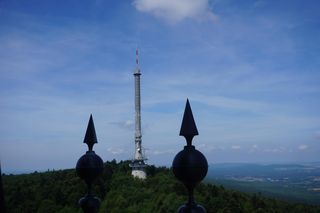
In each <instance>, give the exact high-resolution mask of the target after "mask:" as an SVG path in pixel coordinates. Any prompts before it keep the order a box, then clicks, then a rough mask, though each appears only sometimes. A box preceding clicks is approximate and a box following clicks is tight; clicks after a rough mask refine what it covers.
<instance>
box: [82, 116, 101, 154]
mask: <svg viewBox="0 0 320 213" xmlns="http://www.w3.org/2000/svg"><path fill="white" fill-rule="evenodd" d="M83 143H86V144H88V148H89V151H92V147H93V145H94V144H95V143H98V140H97V136H96V130H95V128H94V123H93V119H92V114H91V115H90V119H89V123H88V127H87V131H86V135H85V136H84V140H83Z"/></svg>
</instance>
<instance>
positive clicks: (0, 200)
mask: <svg viewBox="0 0 320 213" xmlns="http://www.w3.org/2000/svg"><path fill="white" fill-rule="evenodd" d="M0 212H1V213H2V212H3V213H4V212H6V209H5V204H4V192H3V186H2V172H1V164H0Z"/></svg>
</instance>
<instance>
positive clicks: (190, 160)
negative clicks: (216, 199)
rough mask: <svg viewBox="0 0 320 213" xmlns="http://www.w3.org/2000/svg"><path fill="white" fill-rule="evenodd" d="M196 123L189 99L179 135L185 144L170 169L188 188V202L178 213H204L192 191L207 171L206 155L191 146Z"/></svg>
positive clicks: (196, 133)
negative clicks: (183, 138) (182, 137)
mask: <svg viewBox="0 0 320 213" xmlns="http://www.w3.org/2000/svg"><path fill="white" fill-rule="evenodd" d="M198 134H199V133H198V130H197V126H196V123H195V122H194V119H193V115H192V111H191V107H190V103H189V100H188V99H187V104H186V108H185V111H184V115H183V120H182V125H181V129H180V135H182V136H184V137H185V138H186V141H187V146H184V148H183V150H182V151H180V152H179V153H178V154H177V155H176V156H175V157H174V160H173V162H172V171H173V173H174V175H175V177H176V178H177V179H178V180H180V181H181V182H182V183H183V184H184V185H185V186H186V188H187V189H188V196H189V199H188V202H187V203H186V204H185V205H182V206H181V207H180V208H179V210H178V213H190V212H193V213H205V212H206V209H205V208H204V207H203V206H201V205H199V204H197V203H196V202H195V200H194V196H193V191H194V188H195V187H196V185H197V184H198V183H199V182H200V181H202V180H203V178H204V177H205V176H206V174H207V172H208V162H207V159H206V157H205V156H204V155H203V154H202V153H201V152H200V151H198V150H196V148H195V146H192V139H193V137H194V136H195V135H198Z"/></svg>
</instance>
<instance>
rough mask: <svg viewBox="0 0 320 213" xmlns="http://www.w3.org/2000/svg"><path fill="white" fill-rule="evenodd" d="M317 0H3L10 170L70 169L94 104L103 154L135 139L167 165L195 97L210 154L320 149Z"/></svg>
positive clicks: (281, 157) (1, 108)
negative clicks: (137, 114) (138, 117)
mask: <svg viewBox="0 0 320 213" xmlns="http://www.w3.org/2000/svg"><path fill="white" fill-rule="evenodd" d="M319 8H320V2H319V1H317V0H314V1H312V0H308V1H302V0H299V1H298V0H290V1H289V0H287V1H284V0H280V1H267V0H243V1H236V0H212V1H211V0H209V1H208V0H198V1H193V0H170V1H169V0H158V1H153V0H131V1H129V0H128V1H117V0H111V1H104V0H95V1H93V0H91V1H89V0H85V1H77V0H64V1H56V0H45V1H43V0H29V1H22V0H10V1H9V0H2V1H0V44H1V45H0V119H1V122H2V125H1V126H0V136H1V137H0V159H1V164H2V169H3V171H4V172H11V171H27V170H45V169H52V168H55V169H59V168H72V167H75V164H76V162H77V160H78V158H79V157H80V156H81V155H82V154H83V153H84V152H85V151H86V149H87V148H86V146H85V144H82V141H83V137H84V134H85V130H86V126H87V122H88V120H89V116H90V113H92V114H93V118H94V122H95V127H96V132H97V136H98V141H99V143H98V144H96V145H95V147H94V149H95V151H96V153H97V154H99V155H100V156H101V157H102V158H103V159H104V160H105V161H106V160H112V159H114V158H115V159H117V160H126V159H130V158H131V157H132V156H133V149H134V128H133V123H134V122H133V119H134V103H133V101H134V99H133V97H134V96H133V95H134V94H133V93H134V90H133V75H132V74H133V70H134V68H135V49H136V47H138V48H139V52H140V67H141V70H142V86H141V87H142V88H141V89H142V126H143V146H144V147H145V148H146V152H147V156H148V158H149V163H150V164H156V165H170V164H171V162H172V159H173V158H174V156H175V154H176V153H177V152H178V151H179V150H181V149H182V147H183V146H184V144H185V142H184V139H183V138H182V137H179V136H178V134H179V129H180V125H181V120H182V115H183V110H184V106H185V101H186V99H187V98H189V99H190V102H191V107H192V109H193V114H194V116H195V120H196V123H197V126H198V130H199V134H200V135H199V136H197V137H195V139H194V145H195V146H196V147H197V148H198V149H199V150H200V151H202V152H203V153H204V154H205V155H206V157H207V159H208V161H209V163H217V162H252V163H255V162H259V163H268V162H308V161H319V160H320V158H319V153H320V110H319V106H320V99H319V98H320V84H319V81H320V71H319V67H320V59H319V55H320V14H319V12H318V10H319Z"/></svg>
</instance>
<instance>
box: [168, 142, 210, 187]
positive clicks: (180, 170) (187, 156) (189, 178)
mask: <svg viewBox="0 0 320 213" xmlns="http://www.w3.org/2000/svg"><path fill="white" fill-rule="evenodd" d="M172 169H173V173H174V175H175V176H176V178H177V179H179V180H180V181H182V182H183V183H185V184H196V183H198V182H200V181H201V180H203V178H204V177H205V176H206V175H207V172H208V162H207V159H206V158H205V156H204V155H203V154H202V153H201V152H199V151H198V150H196V149H195V147H194V146H185V147H184V149H183V150H182V151H180V152H179V153H178V154H177V155H176V156H175V158H174V160H173V162H172Z"/></svg>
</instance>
